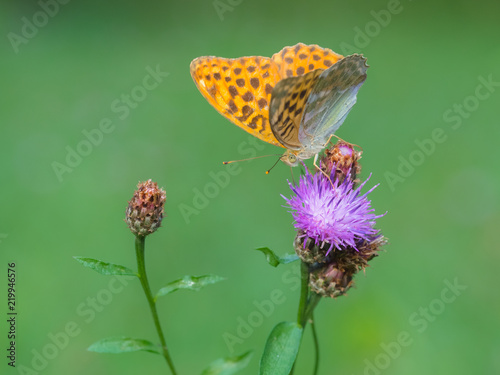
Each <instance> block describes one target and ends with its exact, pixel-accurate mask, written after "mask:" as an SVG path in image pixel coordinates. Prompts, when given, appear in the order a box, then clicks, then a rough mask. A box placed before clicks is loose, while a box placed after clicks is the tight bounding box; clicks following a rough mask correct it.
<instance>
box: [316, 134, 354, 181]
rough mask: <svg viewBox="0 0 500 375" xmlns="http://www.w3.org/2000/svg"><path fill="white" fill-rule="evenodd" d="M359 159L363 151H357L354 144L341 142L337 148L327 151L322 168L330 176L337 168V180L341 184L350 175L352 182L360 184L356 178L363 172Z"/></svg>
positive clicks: (322, 160) (322, 159)
mask: <svg viewBox="0 0 500 375" xmlns="http://www.w3.org/2000/svg"><path fill="white" fill-rule="evenodd" d="M359 159H361V151H356V150H355V149H354V146H353V145H352V144H350V143H347V142H344V141H340V140H339V141H338V142H337V143H336V144H335V146H333V147H332V148H330V149H326V150H325V152H324V154H323V157H322V158H321V168H322V169H323V171H324V172H325V173H326V174H327V175H329V176H330V175H332V170H333V169H334V168H335V179H337V180H338V181H339V182H342V181H344V179H345V177H346V176H347V175H349V174H350V178H351V180H352V181H353V182H354V183H358V182H359V181H357V180H356V177H357V175H358V174H359V173H360V172H361V165H360V164H359V163H358V160H359Z"/></svg>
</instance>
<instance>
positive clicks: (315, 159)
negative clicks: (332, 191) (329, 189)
mask: <svg viewBox="0 0 500 375" xmlns="http://www.w3.org/2000/svg"><path fill="white" fill-rule="evenodd" d="M318 156H319V155H318V154H316V155H314V162H313V165H314V166H315V167H316V169H317V170H319V171H320V172H321V173H323V174H324V175H325V177H326V178H328V181H330V184H331V185H332V186H333V182H332V179H331V178H330V176H328V173H326V172H325V171H324V170H323V169H321V168H320V167H319V166H318V164H317V162H318Z"/></svg>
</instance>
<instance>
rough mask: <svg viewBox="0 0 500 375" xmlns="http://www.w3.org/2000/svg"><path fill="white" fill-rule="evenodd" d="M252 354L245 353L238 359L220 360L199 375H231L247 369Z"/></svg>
mask: <svg viewBox="0 0 500 375" xmlns="http://www.w3.org/2000/svg"><path fill="white" fill-rule="evenodd" d="M251 358H252V352H246V353H245V354H242V355H240V356H238V357H228V358H220V359H218V360H216V361H214V362H212V363H211V364H210V366H208V367H207V368H206V369H205V371H203V372H202V373H201V375H232V374H236V373H237V372H239V371H240V370H242V369H244V368H245V367H247V365H248V363H249V362H250V359H251Z"/></svg>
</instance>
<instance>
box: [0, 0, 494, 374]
mask: <svg viewBox="0 0 500 375" xmlns="http://www.w3.org/2000/svg"><path fill="white" fill-rule="evenodd" d="M46 3H47V1H43V0H42V4H46ZM57 4H59V5H58V7H59V9H58V10H57V11H54V8H52V10H51V12H53V13H54V14H53V16H43V14H42V15H40V12H41V11H42V10H41V9H42V7H41V5H40V3H37V2H35V1H31V2H28V1H25V2H19V1H16V2H14V1H10V2H2V3H1V5H0V10H1V11H0V14H1V15H0V17H1V25H2V35H3V38H2V42H1V47H0V48H1V59H0V76H1V82H2V100H1V112H0V116H1V117H0V118H1V129H2V132H1V134H2V135H1V137H0V147H1V153H2V157H1V159H0V163H1V171H2V180H3V183H2V199H1V202H2V215H1V218H0V220H1V222H0V234H1V238H0V240H1V243H0V249H1V252H0V257H1V262H2V263H1V267H0V268H1V269H2V271H1V273H0V276H1V277H0V279H2V280H4V285H3V286H2V290H3V291H2V292H1V296H2V302H1V303H2V305H3V306H4V307H3V308H2V311H4V312H3V313H2V314H4V315H3V316H2V317H1V321H2V324H1V327H2V332H0V337H1V340H0V342H2V353H4V354H5V350H6V349H7V341H8V340H7V338H6V336H7V326H6V322H5V321H6V319H7V315H6V305H7V303H6V289H7V286H6V284H7V282H6V278H7V277H6V268H7V263H8V262H16V269H17V302H18V312H19V316H18V323H17V330H18V332H17V333H18V338H17V366H21V365H22V366H25V367H26V368H33V364H32V361H33V360H35V362H36V361H39V362H37V363H38V365H39V366H42V365H43V366H42V367H44V368H43V370H42V371H34V372H33V373H40V374H41V373H44V374H75V375H77V374H136V373H139V372H140V373H166V372H167V369H166V366H165V363H164V361H163V360H162V358H161V357H159V356H154V355H152V354H148V353H131V354H123V355H111V354H96V353H91V352H88V351H86V348H87V347H88V346H89V345H90V344H91V343H92V342H94V341H96V340H98V339H100V338H104V337H109V336H117V335H128V336H132V337H139V338H144V339H149V340H152V341H155V342H156V333H155V331H154V329H153V324H152V320H151V317H150V315H149V311H148V309H147V305H146V301H145V298H144V296H143V294H142V290H141V289H140V286H139V283H138V282H137V281H128V282H127V285H126V286H125V287H124V288H123V290H121V291H119V292H116V293H115V292H112V293H111V292H110V290H111V289H112V290H116V285H118V284H116V285H115V284H113V285H114V286H115V288H114V289H113V288H111V289H110V286H109V285H110V284H109V283H110V281H111V279H110V278H109V277H105V276H101V275H98V274H96V273H95V272H93V271H91V270H88V269H85V268H83V267H82V266H81V265H79V264H78V263H77V262H76V261H75V260H73V258H72V256H74V255H80V256H89V257H94V258H100V259H103V260H106V261H111V262H115V263H118V264H123V265H126V266H129V267H135V253H134V248H133V244H134V238H133V236H132V234H131V233H130V232H129V231H128V229H127V227H126V225H125V224H124V222H123V218H124V212H125V208H126V205H127V200H128V199H130V198H131V196H132V194H133V191H134V188H135V186H136V184H137V182H138V181H140V180H141V181H142V180H146V179H148V178H151V179H153V180H155V181H157V182H158V183H159V185H160V186H163V187H164V188H165V190H166V191H167V197H168V199H167V205H166V210H167V214H168V216H167V218H166V219H165V220H164V224H163V228H162V229H161V230H160V231H159V232H157V233H156V234H154V235H153V236H151V237H150V238H148V240H147V257H146V262H147V266H148V271H149V277H150V282H151V284H152V287H153V289H155V290H157V289H158V288H160V287H161V286H163V284H165V283H166V282H168V281H171V280H174V279H177V278H180V277H182V276H183V275H186V274H193V275H200V274H206V273H215V274H218V275H222V276H225V277H227V278H228V280H227V281H225V282H223V283H220V284H216V285H213V286H210V287H207V288H206V289H204V290H203V291H201V292H199V293H193V292H189V291H182V292H177V293H175V294H173V295H171V296H168V297H165V298H164V299H163V300H160V302H159V312H160V316H161V319H162V322H163V325H164V329H165V331H166V335H167V342H168V344H169V346H170V348H171V352H172V356H173V358H174V360H175V363H176V365H177V367H178V370H179V373H180V374H199V373H201V371H202V369H203V368H205V367H206V366H207V365H208V364H209V363H210V362H212V361H213V360H215V359H217V358H219V357H224V356H229V355H236V354H240V353H243V352H245V351H247V350H251V349H253V350H254V357H253V359H252V362H251V364H250V365H249V367H248V368H247V369H245V370H244V371H243V372H242V374H255V373H256V372H257V369H258V362H259V358H260V355H261V354H262V350H263V347H264V343H265V340H266V337H267V335H268V334H269V332H270V330H271V329H272V327H273V326H274V325H275V324H276V323H278V322H280V321H283V320H293V319H295V316H296V307H297V301H298V294H299V293H298V291H297V290H295V289H294V288H293V286H294V285H295V284H294V283H293V282H290V278H291V277H292V275H293V273H294V272H296V268H297V264H293V265H288V266H284V267H279V268H277V269H273V268H271V267H269V266H268V265H267V263H266V262H265V260H264V257H263V256H262V254H260V253H258V252H256V251H254V249H255V248H257V247H260V246H268V247H270V248H272V249H273V250H275V251H276V252H278V253H280V254H283V253H286V252H290V251H292V247H291V244H292V241H293V237H294V230H293V227H292V218H291V215H290V214H289V213H288V212H287V209H285V208H283V207H282V205H283V203H284V201H283V198H281V197H280V194H285V195H288V194H289V190H288V186H287V182H286V180H287V179H289V178H290V177H291V175H290V170H289V168H287V167H286V166H284V165H278V166H277V167H276V168H275V169H274V170H273V171H272V173H271V174H270V175H265V173H264V172H265V171H266V170H267V169H268V168H269V167H270V166H271V164H272V163H273V161H274V159H273V158H266V159H257V160H254V161H251V162H246V163H241V164H239V165H238V166H234V167H233V168H234V169H232V170H230V169H228V168H227V167H225V166H223V165H222V164H221V161H223V160H231V159H239V158H243V157H248V156H250V153H255V154H258V155H265V154H269V153H275V152H281V150H278V149H277V148H276V147H273V146H271V145H267V144H264V143H263V142H258V143H256V145H257V146H258V149H256V148H255V146H253V149H252V148H251V146H249V142H248V141H249V139H250V136H249V135H248V134H247V133H245V132H243V131H242V130H240V129H238V128H237V127H236V126H234V125H232V124H231V123H230V122H229V121H227V120H225V119H224V118H223V117H222V116H220V115H219V114H218V113H217V112H216V111H215V110H214V109H213V108H211V106H210V105H209V104H208V103H207V102H206V101H205V99H204V98H203V97H202V96H201V94H200V93H199V92H198V90H197V89H196V87H195V85H194V83H193V82H192V80H191V77H190V74H189V63H190V61H191V60H192V59H193V58H195V57H198V56H202V55H216V56H223V57H240V56H245V55H263V56H271V55H272V54H273V53H275V52H278V51H279V50H280V49H281V48H282V47H284V46H287V45H294V44H296V43H298V42H304V43H307V44H319V45H320V46H323V47H328V48H331V49H333V50H335V51H337V52H339V53H346V52H347V53H350V52H354V51H356V52H360V53H363V54H364V55H365V56H366V57H367V58H368V62H369V64H370V69H369V71H368V79H367V81H366V83H365V85H364V86H363V88H362V89H361V91H360V93H359V96H358V103H357V104H356V106H355V107H354V109H353V111H352V112H351V114H350V115H349V117H348V118H347V120H346V122H345V123H344V126H343V127H342V128H341V129H340V130H339V131H338V133H337V134H338V135H339V136H340V137H342V138H344V139H346V140H348V141H350V142H353V143H356V144H358V145H360V146H362V147H363V151H364V152H363V159H362V165H363V176H362V177H363V178H366V177H367V176H368V175H369V173H373V176H372V178H371V180H370V182H369V185H374V184H376V183H380V186H379V187H378V188H377V189H376V190H375V191H374V192H373V193H372V194H371V198H372V204H373V206H374V207H375V209H376V211H377V212H378V213H382V212H384V211H386V210H387V211H388V214H387V215H386V216H385V217H384V218H382V219H380V220H379V221H378V227H379V228H381V229H382V230H383V232H384V234H385V235H386V236H387V237H389V239H390V244H389V245H387V246H386V250H387V251H386V252H383V253H382V254H381V256H380V257H378V258H377V259H375V260H374V261H373V262H371V267H370V268H369V269H368V270H367V272H366V275H363V274H360V275H358V276H357V288H356V289H353V290H351V291H350V292H349V294H348V296H347V297H342V298H339V299H337V300H325V301H322V303H321V304H320V306H319V307H318V309H317V313H316V320H317V324H318V327H319V336H320V343H321V357H322V361H321V367H320V374H363V373H366V374H377V373H384V374H423V373H427V374H443V373H455V374H470V373H478V374H479V373H481V374H495V373H500V336H499V334H498V333H499V329H500V322H499V312H500V311H499V310H500V301H499V298H498V291H497V286H498V282H499V278H498V276H497V264H498V262H499V261H500V255H499V254H500V253H499V252H498V245H496V244H497V241H498V235H497V234H498V227H499V226H500V215H499V211H498V208H499V194H498V191H499V187H500V183H499V175H498V155H497V154H496V153H494V152H493V150H495V149H496V148H497V147H498V139H499V135H500V132H499V126H498V121H499V120H498V103H499V99H500V90H499V84H496V82H500V69H499V67H498V61H499V60H500V47H499V43H498V37H499V35H500V34H499V32H500V26H499V23H498V15H499V14H500V13H499V12H500V3H499V2H497V1H482V2H470V1H463V0H460V1H441V2H433V1H417V0H416V1H409V0H402V1H401V2H397V1H394V0H393V1H390V2H388V1H356V2H344V1H338V0H335V1H326V0H323V1H319V0H309V1H307V2H304V1H287V2H277V1H276V2H270V1H265V0H256V1H249V0H243V1H239V0H220V1H216V2H214V1H212V0H209V1H175V2H170V1H165V2H159V1H144V2H127V1H125V2H124V1H120V2H119V1H110V2H98V1H85V2H81V1H80V2H77V1H71V2H68V3H67V4H62V3H57ZM388 9H389V10H388ZM390 11H391V12H392V13H388V12H390ZM45 12H47V11H45ZM388 14H390V19H389V18H388V17H387V15H388ZM24 17H25V18H24ZM34 17H35V20H33V18H34ZM44 17H46V18H44ZM26 20H27V21H28V22H36V23H38V25H41V26H40V27H36V30H30V29H29V27H28V28H26V26H24V27H25V29H24V31H23V25H25V24H26ZM13 34H16V35H17V37H16V36H14V35H13ZM362 34H364V36H363V35H362ZM23 35H24V36H23ZM22 38H24V39H22ZM349 49H352V50H349ZM148 67H150V68H152V69H153V70H155V69H156V68H157V67H158V69H159V70H160V71H161V72H168V73H169V74H168V76H166V74H165V76H164V77H162V78H161V82H160V83H159V84H158V86H157V87H156V88H154V89H152V90H149V91H144V90H143V91H141V89H138V88H137V87H139V86H141V85H142V80H143V79H144V78H145V77H146V76H147V74H148ZM488 80H489V81H493V83H490V84H488V85H485V84H484V82H485V81H488ZM133 90H136V91H135V93H136V94H137V93H142V92H145V93H146V95H145V97H143V98H141V99H143V100H142V101H140V102H138V103H137V102H136V103H132V105H133V107H134V108H132V106H129V107H128V109H129V113H127V114H126V115H125V110H123V112H117V110H116V107H112V106H113V103H115V105H116V101H117V100H120V98H122V95H130V93H131V92H132V91H133ZM121 105H122V104H121ZM458 106H461V107H458ZM113 108H115V109H114V110H113ZM121 115H122V116H121ZM120 116H121V117H123V118H120ZM105 119H110V120H111V125H110V126H111V131H110V132H109V133H105V134H103V138H102V141H101V142H98V143H97V144H96V145H95V146H93V147H92V148H91V149H85V148H83V149H81V150H83V151H82V152H83V153H85V154H86V155H85V156H83V157H82V159H81V160H80V161H78V160H77V161H75V160H73V163H74V164H73V166H72V167H70V168H69V169H68V170H65V171H64V172H62V174H61V173H60V174H59V177H58V175H57V174H56V172H55V171H54V162H56V163H61V164H66V161H65V159H66V157H67V154H68V147H69V149H71V150H76V149H77V147H78V145H79V144H80V147H82V146H81V142H82V141H83V140H85V139H86V136H85V135H84V133H82V132H84V131H87V132H90V131H92V130H93V129H98V128H99V124H100V122H101V121H103V120H105ZM436 129H438V130H436ZM439 129H442V130H439ZM433 134H434V136H435V137H437V138H438V139H439V141H440V143H437V142H436V141H427V142H425V140H426V139H430V138H431V137H432V136H433ZM422 142H423V144H424V145H426V146H425V147H427V148H426V151H427V154H424V153H422V151H419V150H420V148H419V146H418V144H419V143H420V144H422ZM244 149H245V150H248V149H250V151H247V153H245V151H244ZM251 150H254V151H251ZM408 163H409V164H408ZM398 169H399V171H398ZM228 171H233V172H234V173H233V175H231V176H229V175H228ZM214 174H215V175H218V176H221V175H222V174H224V175H226V176H229V181H227V183H224V184H223V186H222V187H219V188H218V189H214V191H215V192H214V191H210V189H211V188H213V186H214V185H213V184H212V183H213V181H214V177H213V176H214ZM295 174H296V176H297V175H298V170H296V171H295ZM219 178H222V177H219ZM207 188H208V189H209V193H208V194H209V195H211V197H210V198H208V199H207V201H206V202H204V207H202V206H200V202H197V204H198V206H197V207H195V206H194V203H193V199H195V197H196V192H197V191H201V192H204V191H205V189H207ZM202 203H203V202H202ZM187 206H190V207H191V208H195V209H196V211H197V212H196V214H194V213H193V214H192V215H187V216H186V214H184V215H183V214H182V208H184V209H186V207H187ZM287 281H288V282H287ZM447 281H449V282H450V283H454V282H455V281H456V282H457V283H458V284H460V285H464V286H466V289H465V290H461V291H460V292H459V293H460V295H459V296H458V297H456V299H455V300H454V301H453V302H449V303H445V302H443V297H441V294H442V293H443V291H445V290H446V285H447V284H446V282H447ZM275 289H277V290H280V291H282V292H283V293H284V296H285V300H284V302H283V303H280V304H277V305H275V306H274V311H273V312H272V314H270V316H269V317H265V318H264V319H262V322H258V323H259V324H255V325H256V327H254V328H252V332H251V333H250V334H249V337H248V338H244V339H242V340H241V342H237V343H234V344H233V345H227V343H226V341H225V339H224V338H225V337H227V335H226V336H224V334H225V333H226V334H227V333H229V334H231V335H235V336H237V329H238V326H239V325H240V324H241V321H248V317H249V315H250V314H251V313H252V312H255V311H258V310H257V308H256V305H255V304H256V303H257V304H258V303H260V302H262V301H263V300H267V299H269V297H270V294H271V292H272V291H273V290H275ZM110 296H111V297H110ZM448 297H449V296H448ZM445 299H446V298H445ZM92 301H97V302H92ZM99 301H100V302H99ZM423 309H424V310H423ZM425 311H428V312H427V313H426V312H425ZM254 315H255V314H254ZM416 320H419V322H420V323H419V324H416ZM71 322H74V323H75V324H76V325H77V326H78V330H77V331H78V334H76V336H75V337H71V338H70V339H69V341H68V342H67V343H66V344H65V345H63V348H62V349H58V351H57V352H56V353H53V352H50V350H49V351H48V352H47V353H49V356H50V357H52V358H51V359H46V363H45V364H44V361H43V360H41V359H40V358H39V355H40V354H37V353H43V351H44V350H46V351H47V350H48V349H47V345H49V344H50V343H51V342H52V340H51V337H53V336H52V335H55V336H56V337H60V336H57V335H58V334H60V333H61V332H64V330H65V329H66V328H65V327H66V325H67V324H68V323H70V324H71ZM402 332H407V333H408V335H409V337H410V341H411V344H410V345H408V346H405V347H402V348H401V350H400V352H398V350H396V349H394V352H393V353H392V354H393V358H390V357H388V356H387V355H386V354H384V353H385V351H384V348H383V347H384V345H385V346H387V345H389V347H392V348H394V345H393V346H391V343H393V342H395V341H396V340H397V338H398V336H399V335H400V334H401V333H402ZM44 348H45V349H44ZM312 356H313V350H312V341H311V334H310V332H309V330H308V331H307V332H306V334H305V339H304V342H303V345H302V350H301V352H300V356H299V359H298V367H297V371H296V373H297V374H310V373H311V368H312ZM2 358H3V359H2V361H1V363H0V372H1V373H6V374H14V373H19V374H23V373H30V372H23V371H19V367H18V368H17V369H15V370H12V369H11V368H9V367H8V366H7V359H6V358H5V356H4V355H2ZM36 358H38V359H36ZM387 358H389V361H386V360H387ZM40 361H41V362H40ZM377 361H378V362H377ZM370 363H372V364H373V363H378V365H377V366H378V368H379V369H378V370H373V369H371V370H367V368H368V367H369V366H370V365H369V364H370ZM367 366H368V367H367ZM377 371H378V372H377Z"/></svg>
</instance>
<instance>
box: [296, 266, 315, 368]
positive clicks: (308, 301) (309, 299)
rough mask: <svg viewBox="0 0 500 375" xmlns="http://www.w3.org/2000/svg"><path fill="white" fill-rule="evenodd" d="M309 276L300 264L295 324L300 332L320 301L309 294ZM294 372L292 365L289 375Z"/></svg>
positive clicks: (307, 270)
mask: <svg viewBox="0 0 500 375" xmlns="http://www.w3.org/2000/svg"><path fill="white" fill-rule="evenodd" d="M309 275H310V272H309V266H308V265H307V264H306V263H304V262H300V279H301V288H300V300H299V309H298V313H297V324H299V325H300V326H301V328H302V330H304V329H305V328H306V325H307V321H308V320H309V317H311V316H312V313H313V311H314V309H315V308H316V306H317V305H318V302H319V301H320V299H321V296H320V295H318V294H316V293H310V292H309ZM294 370H295V363H294V364H293V367H292V371H290V375H293V372H294Z"/></svg>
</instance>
